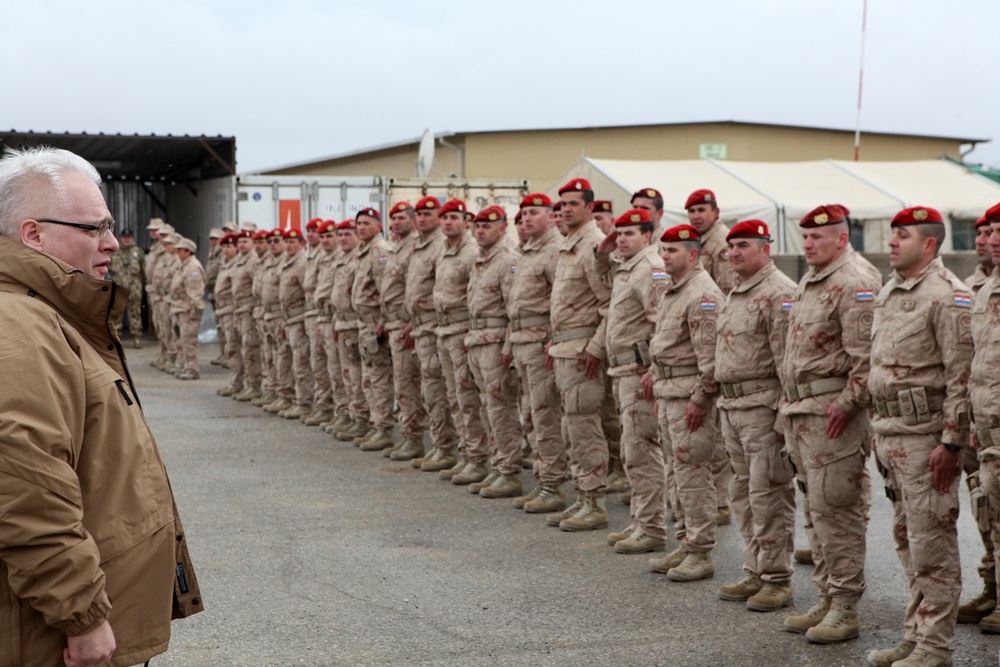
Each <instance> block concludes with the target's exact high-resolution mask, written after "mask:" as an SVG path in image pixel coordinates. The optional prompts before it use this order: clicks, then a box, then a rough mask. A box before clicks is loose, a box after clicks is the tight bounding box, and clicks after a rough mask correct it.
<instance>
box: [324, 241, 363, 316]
mask: <svg viewBox="0 0 1000 667" xmlns="http://www.w3.org/2000/svg"><path fill="white" fill-rule="evenodd" d="M358 247H360V246H357V247H355V248H353V249H352V250H350V251H349V252H342V253H341V255H340V257H338V258H337V259H336V260H335V261H334V263H333V266H334V268H333V283H332V285H331V288H330V310H331V311H332V312H333V321H334V324H333V330H334V331H351V330H353V329H357V328H358V314H357V313H356V312H354V310H353V309H352V307H351V290H352V289H353V288H354V274H355V272H356V271H357V270H358Z"/></svg>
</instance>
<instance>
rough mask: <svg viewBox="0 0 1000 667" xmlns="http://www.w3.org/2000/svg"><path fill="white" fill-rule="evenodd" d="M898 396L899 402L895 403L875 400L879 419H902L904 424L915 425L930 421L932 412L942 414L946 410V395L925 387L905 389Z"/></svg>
mask: <svg viewBox="0 0 1000 667" xmlns="http://www.w3.org/2000/svg"><path fill="white" fill-rule="evenodd" d="M898 396H899V400H895V401H883V400H882V399H880V398H876V399H874V401H873V403H874V406H875V412H877V413H878V416H879V417H883V418H895V417H902V418H903V422H904V423H906V424H910V425H913V424H917V423H920V422H924V421H930V414H931V413H932V412H940V411H941V410H942V409H943V408H944V394H943V393H942V392H937V391H933V390H932V391H928V390H926V389H925V388H923V387H918V388H917V389H904V390H903V391H901V392H899V395H898Z"/></svg>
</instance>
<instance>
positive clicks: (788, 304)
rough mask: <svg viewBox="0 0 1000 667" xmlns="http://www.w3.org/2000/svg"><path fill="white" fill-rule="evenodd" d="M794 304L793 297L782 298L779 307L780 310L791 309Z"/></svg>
mask: <svg viewBox="0 0 1000 667" xmlns="http://www.w3.org/2000/svg"><path fill="white" fill-rule="evenodd" d="M794 305H795V301H794V300H793V299H783V300H782V302H781V309H782V310H791V309H792V306H794Z"/></svg>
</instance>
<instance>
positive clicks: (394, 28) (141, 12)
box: [0, 0, 1000, 173]
mask: <svg viewBox="0 0 1000 667" xmlns="http://www.w3.org/2000/svg"><path fill="white" fill-rule="evenodd" d="M0 1H2V3H3V12H2V19H3V20H2V21H0V68H2V69H0V71H2V72H3V82H4V93H3V95H2V96H0V129H8V130H19V131H28V130H34V131H53V132H65V131H69V132H88V133H97V132H104V133H112V134H113V133H118V132H121V133H127V134H131V133H139V134H168V133H171V134H192V135H200V134H206V135H217V134H221V135H225V136H235V137H236V146H237V158H238V165H237V169H238V171H239V172H241V173H252V172H255V171H260V170H262V169H265V168H268V167H274V166H278V165H283V164H287V163H292V162H300V161H304V160H308V159H311V158H315V157H320V156H326V155H331V154H337V153H341V152H346V151H351V150H355V149H361V148H365V147H368V146H373V145H377V144H383V143H389V142H394V141H400V140H404V139H409V138H413V137H418V136H419V135H420V134H421V132H423V130H424V128H431V129H432V130H433V131H435V132H441V131H445V130H451V131H474V130H496V129H517V128H546V127H577V126H593V125H621V124H635V123H672V122H687V121H710V120H740V121H752V122H765V123H788V124H793V125H809V126H823V127H833V128H842V129H850V130H853V128H854V125H855V120H856V108H857V92H858V65H859V60H860V50H861V22H862V2H863V0H753V1H752V2H747V1H745V0H727V1H721V0H717V1H713V0H699V1H698V2H691V1H688V0H654V1H635V2H629V1H626V0H604V1H603V2H597V1H592V0H573V1H562V0H531V1H525V0H507V1H505V2H499V1H488V0H462V1H445V0H440V1H427V2H419V1H417V0H413V1H410V2H404V1H388V0H386V1H379V0H366V1H365V2H336V1H333V0H330V1H327V2H319V1H315V2H305V1H303V2H291V1H286V2H276V1H275V2H265V1H254V0H232V1H223V0H218V1H214V2H213V1H212V0H198V1H197V2H195V1H190V0H169V1H167V0H160V1H155V2H154V1H148V2H145V1H144V2H135V1H132V0H128V1H111V0H91V1H89V2H78V1H74V2H68V1H67V2H56V1H50V0H31V1H30V2H26V1H20V2H19V1H16V0H0ZM868 4H869V6H868V30H867V40H866V43H865V63H864V98H863V108H862V118H861V125H862V128H863V129H866V130H873V131H887V132H907V133H916V134H936V135H946V136H957V137H969V138H979V139H993V140H994V142H993V144H987V145H985V146H982V147H980V148H978V149H976V150H975V151H974V152H973V153H972V154H971V155H969V156H968V157H967V158H966V159H967V161H970V162H976V163H987V164H991V165H993V166H995V167H1000V112H998V110H1000V85H997V84H998V75H997V71H998V70H997V64H996V48H995V44H996V28H997V26H998V25H1000V2H998V1H997V0H951V1H950V2H941V1H939V0H869V3H868ZM861 150H862V155H864V145H863V144H862V149H861Z"/></svg>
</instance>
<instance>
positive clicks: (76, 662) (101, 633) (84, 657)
mask: <svg viewBox="0 0 1000 667" xmlns="http://www.w3.org/2000/svg"><path fill="white" fill-rule="evenodd" d="M115 648H117V644H116V643H115V633H114V632H112V631H111V624H110V623H108V622H107V621H104V622H103V623H101V624H100V625H98V626H97V627H96V628H94V629H93V630H91V631H90V632H86V633H84V634H82V635H74V636H72V637H66V648H64V649H63V662H65V663H66V667H101V665H106V664H108V661H109V660H111V656H113V655H114V654H115Z"/></svg>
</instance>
